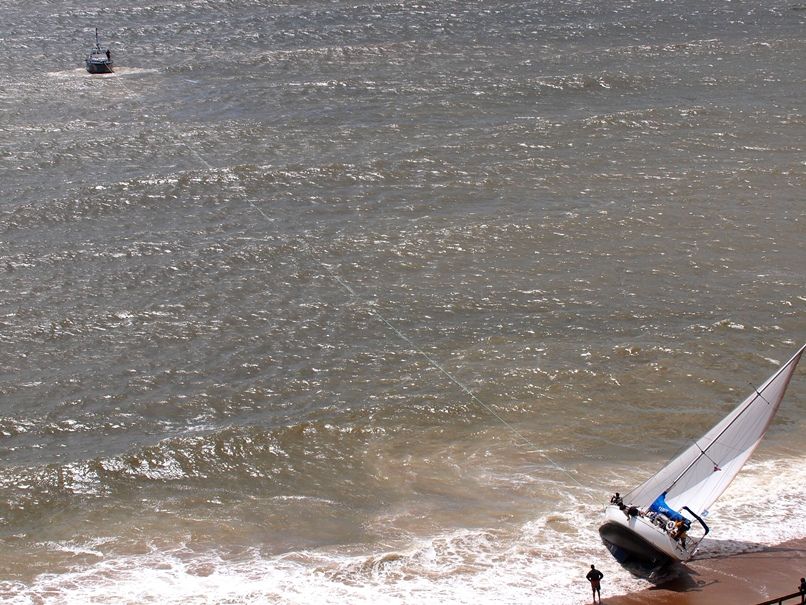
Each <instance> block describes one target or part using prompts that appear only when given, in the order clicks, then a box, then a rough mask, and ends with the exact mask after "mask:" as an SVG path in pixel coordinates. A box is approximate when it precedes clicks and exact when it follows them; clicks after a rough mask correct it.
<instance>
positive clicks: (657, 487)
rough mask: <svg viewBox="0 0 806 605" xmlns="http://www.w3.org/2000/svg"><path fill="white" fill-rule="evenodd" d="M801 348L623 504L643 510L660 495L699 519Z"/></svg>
mask: <svg viewBox="0 0 806 605" xmlns="http://www.w3.org/2000/svg"><path fill="white" fill-rule="evenodd" d="M804 349H806V345H804V346H803V347H801V348H800V350H799V351H798V352H797V353H796V354H795V355H794V356H793V357H792V359H790V360H789V361H787V362H786V363H785V364H784V365H783V366H781V368H780V369H779V370H778V371H777V372H776V373H775V374H773V375H772V376H771V377H770V378H769V379H767V381H766V382H765V383H764V384H763V385H762V386H760V387H759V388H758V389H757V390H756V392H754V393H753V394H752V395H750V396H749V397H748V398H747V399H745V400H744V401H743V402H742V403H741V404H739V405H738V406H737V407H736V408H735V409H734V410H733V411H732V412H731V413H730V414H728V415H727V416H726V417H725V418H723V419H722V421H720V422H719V423H718V424H717V425H716V426H715V427H713V428H712V429H711V430H710V431H708V432H707V433H705V435H703V436H702V437H701V438H700V439H698V440H697V441H696V442H695V443H694V444H693V445H692V446H691V447H689V448H688V449H686V450H685V451H684V452H683V453H682V454H680V455H679V456H678V457H677V458H675V459H674V460H672V461H671V462H669V463H668V464H667V465H666V466H664V467H663V468H662V469H661V470H660V471H659V472H658V473H656V474H655V475H654V476H652V477H651V478H650V479H649V480H648V481H646V482H645V483H644V484H642V485H641V486H639V487H637V488H636V489H634V490H633V491H631V492H630V493H628V494H626V495H625V496H624V501H625V502H628V503H630V504H632V505H635V506H638V507H648V506H650V505H651V504H652V503H653V502H655V500H656V498H658V496H660V495H662V494H664V493H665V494H666V503H667V504H668V506H669V507H670V508H672V509H674V510H677V511H680V510H682V508H683V507H684V506H685V507H688V508H690V509H691V510H692V511H693V512H694V513H695V514H697V515H701V514H702V513H703V512H705V511H706V510H707V509H708V507H709V506H711V504H713V503H714V501H715V500H716V499H717V498H719V496H720V495H721V494H722V492H724V491H725V489H726V488H727V487H728V485H729V484H730V482H731V481H732V480H733V478H734V477H735V476H736V474H737V473H738V472H739V471H740V470H741V468H742V466H743V465H744V463H745V462H746V461H747V459H748V458H749V457H750V455H751V454H752V453H753V450H754V449H755V448H756V446H757V445H758V443H759V441H761V438H762V437H763V436H764V433H765V432H766V431H767V427H768V426H769V424H770V422H771V421H772V418H773V416H774V415H775V413H776V411H777V410H778V406H779V405H780V404H781V399H783V396H784V392H785V391H786V387H787V385H788V384H789V381H790V379H791V378H792V374H793V372H794V371H795V367H796V366H797V364H798V361H800V357H801V355H802V354H803V351H804Z"/></svg>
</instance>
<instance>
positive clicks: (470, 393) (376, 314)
mask: <svg viewBox="0 0 806 605" xmlns="http://www.w3.org/2000/svg"><path fill="white" fill-rule="evenodd" d="M122 85H123V87H124V88H127V89H128V87H127V86H126V85H125V83H122ZM179 142H180V144H182V145H183V146H184V147H185V148H186V149H187V150H188V151H190V153H191V154H192V155H193V156H194V157H196V158H197V159H198V160H199V161H200V162H201V163H202V164H204V166H205V167H206V168H207V169H208V170H213V171H214V170H216V169H215V168H214V167H213V166H212V165H211V164H210V163H209V162H208V161H207V160H206V159H205V158H204V157H203V156H202V155H201V154H200V153H199V152H197V151H196V150H195V149H193V147H191V146H190V145H189V144H188V143H187V142H186V141H183V140H181V139H180V141H179ZM235 176H236V178H238V179H240V176H239V175H237V174H236V175H235ZM246 201H247V203H248V204H249V205H250V206H251V207H252V208H253V209H254V210H255V211H256V212H257V213H258V214H260V215H261V216H262V217H263V218H264V219H265V220H266V221H268V222H271V218H270V217H269V216H268V215H267V214H266V213H265V212H264V211H263V209H262V208H260V207H259V206H258V205H257V204H255V203H254V202H253V201H252V200H250V199H247V200H246ZM297 239H298V240H299V241H300V242H301V243H302V244H303V248H304V249H305V251H306V252H307V253H308V255H309V256H310V257H311V259H313V260H314V262H316V263H317V264H318V265H319V266H320V267H322V268H323V269H324V270H325V271H326V272H327V274H328V275H329V276H330V278H331V279H333V280H334V281H335V282H336V283H337V284H339V285H340V286H341V287H342V288H344V290H346V291H347V292H348V293H349V294H350V296H352V297H354V298H357V299H358V300H359V301H361V300H362V299H361V298H360V297H359V295H358V294H357V293H356V291H355V290H354V289H353V288H352V287H351V286H350V284H348V283H347V282H346V281H344V279H342V278H341V277H340V276H339V275H338V274H337V273H336V272H335V271H333V269H331V268H330V267H329V266H328V265H327V263H325V262H324V261H323V260H322V259H320V258H319V256H317V254H316V252H315V251H314V249H313V247H312V246H311V244H310V243H309V242H308V240H307V239H306V238H305V237H304V236H303V235H298V236H297ZM367 310H368V311H369V313H370V314H371V315H372V316H373V317H375V318H376V319H377V320H379V321H380V322H381V323H383V324H384V325H385V326H387V327H388V328H389V329H390V330H391V331H392V332H394V333H395V334H396V335H397V337H398V338H400V339H401V340H402V341H404V342H406V343H408V345H409V346H410V347H412V348H413V349H414V350H415V351H416V352H417V353H418V354H419V355H421V356H422V357H423V358H424V359H425V360H426V361H428V363H429V364H431V366H433V367H434V368H435V369H436V370H437V371H439V372H440V373H441V374H442V375H443V376H445V377H446V378H447V379H448V380H450V381H451V382H452V383H453V384H455V385H456V386H457V387H459V388H460V389H461V390H462V391H463V392H464V393H466V394H467V395H468V396H469V397H470V399H471V400H472V401H474V402H475V403H477V404H478V405H480V406H481V407H482V408H484V409H485V410H487V412H488V413H489V414H491V415H492V416H493V417H495V418H496V419H497V420H498V421H499V422H500V423H501V424H503V425H504V426H505V427H506V428H507V429H509V430H510V431H511V432H512V433H513V434H514V435H515V436H516V437H518V438H519V439H520V440H521V441H522V442H523V443H524V444H526V445H528V446H530V447H532V448H534V452H535V453H537V454H540V455H541V456H542V457H543V458H544V459H545V460H547V461H548V462H549V463H550V464H551V465H552V466H553V467H554V468H556V469H557V470H558V471H560V472H561V473H563V474H564V475H565V476H566V477H568V478H569V479H571V480H572V481H573V482H574V483H576V484H577V485H578V486H580V487H582V488H585V487H586V486H585V485H584V484H583V483H581V482H580V481H579V480H578V479H577V478H576V477H574V476H573V475H572V474H571V473H570V472H569V471H568V470H566V469H565V468H564V467H563V466H562V465H560V464H559V463H558V462H556V461H555V460H554V459H553V458H552V457H551V456H549V455H548V454H546V453H545V452H542V451H540V448H538V447H537V445H535V444H534V443H533V442H532V441H531V440H529V439H528V438H526V437H525V436H524V435H523V434H522V433H521V432H520V431H518V429H516V428H515V427H514V426H513V425H512V424H510V423H509V422H507V421H506V420H504V418H502V417H501V415H500V414H498V413H497V412H496V411H495V410H494V409H492V408H491V407H490V406H489V405H487V404H486V403H484V402H483V401H482V400H481V399H479V397H478V396H477V395H476V394H475V393H474V392H473V391H471V390H470V389H469V388H468V387H467V386H465V384H464V383H462V382H461V381H460V380H459V379H458V378H456V377H455V376H454V375H453V374H451V373H450V372H449V371H448V370H446V369H445V368H444V367H443V366H442V365H441V364H440V363H439V362H437V360H436V359H434V358H433V357H432V356H431V355H429V354H428V353H426V352H425V351H424V350H423V349H422V348H420V347H419V346H418V345H417V344H416V343H415V342H414V341H413V340H412V339H411V338H409V337H408V336H406V334H404V333H403V332H402V331H401V330H400V329H398V328H397V327H395V326H394V325H393V324H392V323H391V322H390V321H389V320H388V319H386V317H385V316H384V315H382V314H381V313H380V312H379V311H377V310H375V309H373V308H371V307H369V306H367Z"/></svg>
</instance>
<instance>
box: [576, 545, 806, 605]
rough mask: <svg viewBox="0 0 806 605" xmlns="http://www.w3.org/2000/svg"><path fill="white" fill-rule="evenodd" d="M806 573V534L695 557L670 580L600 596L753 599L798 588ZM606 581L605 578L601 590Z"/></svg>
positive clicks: (627, 601) (613, 601)
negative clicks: (754, 547)
mask: <svg viewBox="0 0 806 605" xmlns="http://www.w3.org/2000/svg"><path fill="white" fill-rule="evenodd" d="M805 576H806V538H801V539H797V540H790V541H788V542H784V543H782V544H778V545H775V546H769V547H766V548H764V549H763V550H759V551H755V552H745V553H740V554H735V555H724V556H716V557H712V558H709V559H698V560H694V561H691V562H690V563H687V564H686V565H684V566H683V573H681V574H679V575H678V576H677V577H675V578H673V579H671V580H668V581H665V582H661V583H660V584H658V585H657V586H653V587H651V588H647V589H645V590H641V591H639V592H634V593H630V594H626V595H618V596H606V592H605V596H604V597H603V599H602V602H603V603H607V604H608V605H640V604H648V605H712V604H713V603H735V604H737V605H754V604H757V603H762V602H764V601H768V600H770V599H775V598H779V597H783V596H785V595H788V594H792V593H794V592H797V590H798V584H799V582H800V578H802V577H805ZM606 586H607V585H606V583H603V586H602V588H603V589H604V590H603V592H604V591H606ZM585 602H587V603H590V602H592V601H591V600H587V601H585ZM785 603H786V602H785ZM788 603H790V604H793V605H794V604H796V603H799V601H798V600H796V599H793V600H791V601H789V602H788Z"/></svg>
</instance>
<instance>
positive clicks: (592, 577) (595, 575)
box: [585, 565, 604, 603]
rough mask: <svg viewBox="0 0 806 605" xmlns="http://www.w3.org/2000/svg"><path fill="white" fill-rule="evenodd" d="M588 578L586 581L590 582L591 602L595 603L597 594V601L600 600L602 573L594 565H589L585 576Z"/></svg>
mask: <svg viewBox="0 0 806 605" xmlns="http://www.w3.org/2000/svg"><path fill="white" fill-rule="evenodd" d="M585 577H586V578H587V579H588V582H590V583H591V590H593V602H594V603H596V595H597V594H598V595H599V603H601V602H602V590H601V588H602V578H604V574H603V573H602V572H601V571H599V570H598V569H596V567H595V566H593V565H591V570H590V571H589V572H588V575H586V576H585Z"/></svg>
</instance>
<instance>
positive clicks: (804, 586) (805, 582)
mask: <svg viewBox="0 0 806 605" xmlns="http://www.w3.org/2000/svg"><path fill="white" fill-rule="evenodd" d="M798 588H799V589H800V602H801V605H802V604H803V603H806V578H801V579H800V586H798Z"/></svg>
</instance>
